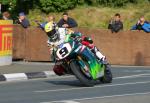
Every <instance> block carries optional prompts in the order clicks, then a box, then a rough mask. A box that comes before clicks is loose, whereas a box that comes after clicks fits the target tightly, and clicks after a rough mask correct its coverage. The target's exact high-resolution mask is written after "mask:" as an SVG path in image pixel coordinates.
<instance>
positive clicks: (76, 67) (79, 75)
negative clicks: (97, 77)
mask: <svg viewBox="0 0 150 103" xmlns="http://www.w3.org/2000/svg"><path fill="white" fill-rule="evenodd" d="M70 67H71V70H72V72H73V73H74V75H75V76H76V78H77V79H79V80H80V82H81V83H82V84H83V85H84V86H87V87H91V86H94V85H95V84H96V81H94V80H92V79H90V78H87V77H86V76H85V75H84V74H83V72H82V70H81V68H80V66H79V65H78V63H77V62H76V61H72V62H71V63H70Z"/></svg>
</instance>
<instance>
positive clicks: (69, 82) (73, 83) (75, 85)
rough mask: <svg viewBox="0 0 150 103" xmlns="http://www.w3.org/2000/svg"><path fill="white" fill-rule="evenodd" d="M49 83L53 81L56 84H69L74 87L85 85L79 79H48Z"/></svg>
mask: <svg viewBox="0 0 150 103" xmlns="http://www.w3.org/2000/svg"><path fill="white" fill-rule="evenodd" d="M46 82H47V83H51V84H54V85H68V86H73V87H84V85H83V84H82V83H81V82H80V81H78V80H72V81H67V80H66V81H65V80H64V81H46Z"/></svg>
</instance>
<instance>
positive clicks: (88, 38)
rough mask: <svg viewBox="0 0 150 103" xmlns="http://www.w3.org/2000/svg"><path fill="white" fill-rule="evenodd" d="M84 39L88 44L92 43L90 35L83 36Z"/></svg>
mask: <svg viewBox="0 0 150 103" xmlns="http://www.w3.org/2000/svg"><path fill="white" fill-rule="evenodd" d="M84 41H87V42H89V43H90V44H92V43H93V40H92V39H91V38H90V37H84Z"/></svg>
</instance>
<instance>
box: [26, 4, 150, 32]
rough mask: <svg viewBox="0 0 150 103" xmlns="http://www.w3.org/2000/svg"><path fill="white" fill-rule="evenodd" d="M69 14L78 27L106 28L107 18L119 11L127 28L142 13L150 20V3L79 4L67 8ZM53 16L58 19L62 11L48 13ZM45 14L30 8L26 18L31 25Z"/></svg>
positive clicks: (44, 16)
mask: <svg viewBox="0 0 150 103" xmlns="http://www.w3.org/2000/svg"><path fill="white" fill-rule="evenodd" d="M68 12H69V15H70V16H71V17H73V18H74V19H76V20H77V22H78V24H79V27H88V28H103V29H105V28H107V26H108V22H109V20H110V19H111V18H112V17H113V15H114V14H115V13H120V14H121V16H122V21H123V23H124V29H125V30H128V29H130V28H131V26H132V25H133V24H135V23H136V21H137V20H138V18H139V17H140V16H142V15H144V16H145V18H146V19H147V20H148V21H150V3H141V4H137V5H133V4H128V5H127V6H125V7H122V8H110V7H102V6H99V7H91V6H79V7H77V8H75V9H73V10H69V11H68ZM50 14H52V15H54V16H55V18H56V21H58V20H59V19H60V18H61V16H62V13H50ZM46 16H47V15H46V14H45V13H43V12H41V11H40V10H38V9H36V10H30V12H29V15H28V18H29V20H30V22H31V25H34V26H35V25H36V24H35V23H34V22H33V20H39V21H41V22H43V21H45V20H46Z"/></svg>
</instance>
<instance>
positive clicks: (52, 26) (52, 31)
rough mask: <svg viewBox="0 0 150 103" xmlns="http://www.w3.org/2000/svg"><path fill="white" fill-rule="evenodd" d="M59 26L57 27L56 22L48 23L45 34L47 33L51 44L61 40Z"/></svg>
mask: <svg viewBox="0 0 150 103" xmlns="http://www.w3.org/2000/svg"><path fill="white" fill-rule="evenodd" d="M57 29H58V28H57V26H56V23H54V22H48V23H47V24H46V25H45V28H44V30H45V32H46V33H47V35H48V37H49V39H50V41H51V42H55V41H57V40H58V39H59V33H58V30H57Z"/></svg>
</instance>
